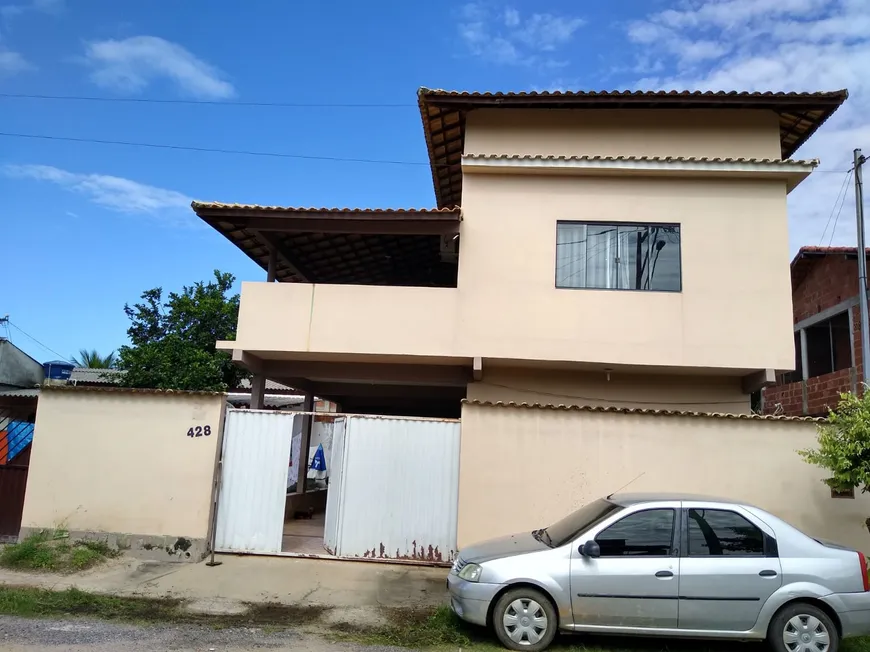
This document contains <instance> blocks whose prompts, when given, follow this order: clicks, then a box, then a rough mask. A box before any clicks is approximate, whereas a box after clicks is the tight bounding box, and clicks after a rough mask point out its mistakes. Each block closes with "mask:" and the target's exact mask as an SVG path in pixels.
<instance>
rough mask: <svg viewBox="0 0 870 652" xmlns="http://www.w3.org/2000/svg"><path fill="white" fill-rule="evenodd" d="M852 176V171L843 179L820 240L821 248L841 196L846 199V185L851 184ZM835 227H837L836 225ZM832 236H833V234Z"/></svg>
mask: <svg viewBox="0 0 870 652" xmlns="http://www.w3.org/2000/svg"><path fill="white" fill-rule="evenodd" d="M851 176H852V171H851V170H849V171H848V172H847V173H846V176H845V177H843V183H842V184H841V185H840V190H838V191H837V196H836V197H835V198H834V205H833V206H831V214H830V215H828V221H827V222H825V230H824V231H822V237H821V238H819V246H821V245H822V243H823V242H824V241H825V234H826V233H827V232H828V226H829V225H830V224H831V219H832V218H833V217H834V211H835V210H837V204H838V203H840V195H843V197H844V198H845V196H846V195H845V193H844V191H845V189H846V184H848V183H849V178H850V177H851ZM842 206H843V205H842V203H840V208H842ZM837 216H838V217H839V213H838V214H837ZM834 226H835V227H836V224H835V225H834ZM831 235H832V236H833V233H832V234H831Z"/></svg>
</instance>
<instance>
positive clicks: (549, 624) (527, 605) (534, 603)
mask: <svg viewBox="0 0 870 652" xmlns="http://www.w3.org/2000/svg"><path fill="white" fill-rule="evenodd" d="M492 627H493V629H494V630H495V635H496V636H497V637H498V640H499V641H500V642H501V644H502V645H504V646H505V647H506V648H507V649H509V650H522V651H524V652H539V651H540V650H545V649H546V648H547V647H548V646H549V645H550V643H552V642H553V638H554V637H555V636H556V630H557V629H559V619H558V616H557V615H556V609H555V607H553V603H552V602H550V599H549V598H548V597H547V596H546V595H544V594H543V593H541V592H540V591H537V590H535V589H532V588H526V587H520V588H516V589H511V590H510V591H508V592H507V593H505V594H504V595H502V596H501V597H500V598H499V599H498V602H496V603H495V608H494V609H493V610H492Z"/></svg>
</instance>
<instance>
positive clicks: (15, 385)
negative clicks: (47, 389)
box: [0, 337, 45, 391]
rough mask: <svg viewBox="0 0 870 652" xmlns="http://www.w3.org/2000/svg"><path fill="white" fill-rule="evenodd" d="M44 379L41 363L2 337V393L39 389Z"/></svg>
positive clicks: (0, 379)
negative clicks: (14, 390)
mask: <svg viewBox="0 0 870 652" xmlns="http://www.w3.org/2000/svg"><path fill="white" fill-rule="evenodd" d="M44 377H45V375H44V373H43V370H42V364H41V363H39V362H37V361H36V360H34V359H33V358H31V357H30V356H29V355H27V354H26V353H25V352H24V351H22V350H21V349H19V348H18V347H17V346H15V345H14V344H13V343H12V342H10V341H9V340H7V339H6V338H3V337H0V391H2V390H9V389H30V388H32V387H38V386H39V384H40V383H41V382H42V379H43V378H44Z"/></svg>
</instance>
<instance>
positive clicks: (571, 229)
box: [556, 222, 682, 292]
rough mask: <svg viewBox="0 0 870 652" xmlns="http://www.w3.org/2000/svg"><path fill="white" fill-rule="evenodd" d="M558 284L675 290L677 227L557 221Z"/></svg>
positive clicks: (677, 284)
mask: <svg viewBox="0 0 870 652" xmlns="http://www.w3.org/2000/svg"><path fill="white" fill-rule="evenodd" d="M556 286H557V287H561V288H592V289H608V290H657V291H669V292H679V291H680V290H681V289H682V279H681V275H680V227H679V226H677V225H665V224H627V223H626V224H622V223H619V224H612V223H604V222H588V223H583V222H559V223H558V224H557V228H556Z"/></svg>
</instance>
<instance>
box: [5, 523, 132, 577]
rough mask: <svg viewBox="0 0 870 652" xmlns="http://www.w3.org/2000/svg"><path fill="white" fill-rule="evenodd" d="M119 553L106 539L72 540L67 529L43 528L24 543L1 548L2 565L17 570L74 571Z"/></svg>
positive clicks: (89, 566) (99, 562)
mask: <svg viewBox="0 0 870 652" xmlns="http://www.w3.org/2000/svg"><path fill="white" fill-rule="evenodd" d="M119 554H120V552H119V551H118V550H115V549H113V548H111V547H110V546H109V545H108V544H107V543H106V542H105V541H90V540H81V541H70V539H69V534H68V533H67V532H66V531H65V530H42V531H41V532H35V533H33V534H31V535H30V536H29V537H27V538H26V539H24V540H23V541H21V542H20V543H13V544H11V545H8V546H5V547H4V548H3V550H2V551H0V566H2V567H4V568H11V569H15V570H30V571H45V572H54V573H74V572H76V571H82V570H85V569H88V568H92V567H93V566H96V565H97V564H101V563H103V562H104V561H106V560H107V559H111V558H112V557H117V556H118V555H119Z"/></svg>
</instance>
